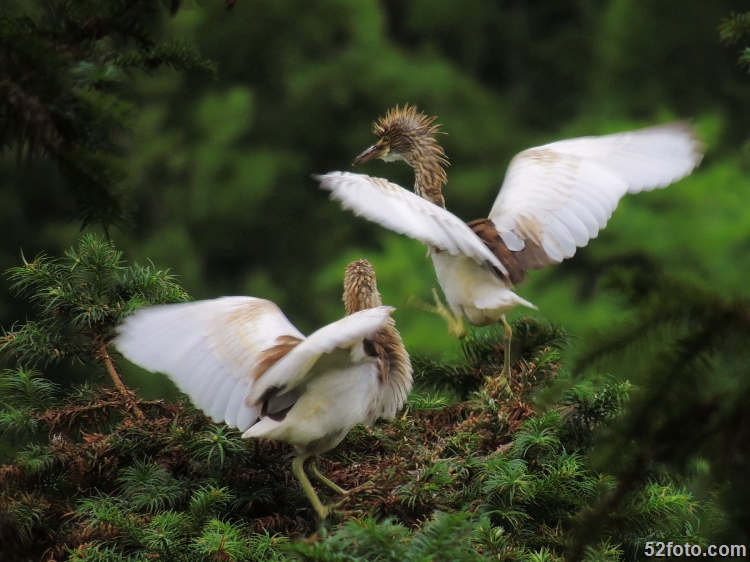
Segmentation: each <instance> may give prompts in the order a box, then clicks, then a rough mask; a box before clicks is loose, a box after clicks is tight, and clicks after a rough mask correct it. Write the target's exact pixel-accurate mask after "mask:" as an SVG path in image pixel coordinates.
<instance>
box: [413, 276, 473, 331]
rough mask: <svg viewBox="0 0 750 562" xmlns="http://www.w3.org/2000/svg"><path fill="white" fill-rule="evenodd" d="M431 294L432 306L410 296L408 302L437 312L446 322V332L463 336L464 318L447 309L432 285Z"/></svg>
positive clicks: (428, 310)
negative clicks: (433, 303)
mask: <svg viewBox="0 0 750 562" xmlns="http://www.w3.org/2000/svg"><path fill="white" fill-rule="evenodd" d="M432 296H433V298H434V299H435V305H434V306H433V305H430V304H427V303H425V302H422V301H421V300H419V299H418V298H416V297H410V298H409V301H408V302H409V304H410V305H412V306H416V307H418V308H421V309H422V310H425V311H427V312H430V313H432V314H437V315H438V316H442V318H443V320H445V323H446V324H448V332H450V334H451V335H452V336H453V337H454V338H458V339H463V338H465V337H466V326H465V325H464V319H463V318H462V317H460V316H455V315H454V314H453V313H452V312H451V311H450V310H449V309H448V307H447V306H445V305H444V304H443V301H441V300H440V296H439V295H438V292H437V289H435V288H434V287H433V288H432Z"/></svg>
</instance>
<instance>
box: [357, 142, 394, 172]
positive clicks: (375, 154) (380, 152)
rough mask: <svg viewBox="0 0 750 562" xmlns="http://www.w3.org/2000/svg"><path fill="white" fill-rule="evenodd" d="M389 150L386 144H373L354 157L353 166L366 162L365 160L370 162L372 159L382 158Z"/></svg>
mask: <svg viewBox="0 0 750 562" xmlns="http://www.w3.org/2000/svg"><path fill="white" fill-rule="evenodd" d="M387 152H388V149H387V147H386V146H385V145H384V144H381V143H380V142H377V143H375V144H373V145H372V146H371V147H370V148H368V149H367V150H365V151H364V152H363V153H362V154H360V155H359V156H357V157H356V158H355V159H354V162H352V166H357V165H359V164H364V163H365V162H369V161H370V160H375V159H376V158H381V157H382V156H385V155H386V154H387Z"/></svg>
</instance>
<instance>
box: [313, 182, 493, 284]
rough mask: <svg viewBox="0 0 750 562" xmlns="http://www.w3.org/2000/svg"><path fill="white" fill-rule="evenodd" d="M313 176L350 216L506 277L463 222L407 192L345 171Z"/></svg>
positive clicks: (387, 183)
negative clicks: (352, 213) (487, 267)
mask: <svg viewBox="0 0 750 562" xmlns="http://www.w3.org/2000/svg"><path fill="white" fill-rule="evenodd" d="M314 177H315V179H317V180H318V181H319V182H320V187H321V189H325V190H327V191H330V192H331V199H335V200H337V201H340V202H341V203H342V205H343V206H344V208H345V209H350V210H351V211H354V214H356V215H359V216H362V217H365V218H366V219H368V220H371V221H373V222H376V223H378V224H381V225H383V226H384V227H386V228H388V229H390V230H393V231H395V232H398V233H400V234H405V235H406V236H409V237H410V238H415V239H416V240H419V241H420V242H422V243H423V244H426V245H428V246H432V247H434V248H439V249H441V250H445V251H447V252H448V253H449V254H452V255H454V256H455V255H461V254H462V255H465V256H467V257H470V258H472V259H474V260H475V261H477V262H478V263H484V262H490V263H491V264H492V265H493V266H495V267H496V268H497V269H499V270H500V271H502V272H503V273H505V274H507V271H506V270H505V267H504V266H503V264H502V263H500V261H499V260H498V259H497V257H495V255H494V254H493V253H492V252H491V251H490V250H488V249H487V246H485V245H484V243H482V241H481V240H480V239H479V238H478V237H477V236H476V235H475V234H474V232H472V230H471V228H469V227H468V226H467V225H466V223H464V222H463V221H462V220H461V219H459V218H458V217H457V216H456V215H454V214H453V213H450V212H448V211H446V210H445V209H443V208H441V207H438V206H437V205H435V204H434V203H431V202H429V201H427V200H425V199H422V198H421V197H419V196H418V195H415V194H414V193H412V192H411V191H408V190H406V189H404V188H402V187H399V186H398V185H396V184H394V183H390V182H389V181H386V180H384V179H381V178H373V177H370V176H366V175H362V174H352V173H349V172H331V173H329V174H325V175H322V176H314Z"/></svg>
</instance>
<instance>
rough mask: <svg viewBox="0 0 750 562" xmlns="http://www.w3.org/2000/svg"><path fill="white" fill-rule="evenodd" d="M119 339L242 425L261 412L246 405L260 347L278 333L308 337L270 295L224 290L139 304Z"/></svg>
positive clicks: (132, 354)
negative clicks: (200, 297)
mask: <svg viewBox="0 0 750 562" xmlns="http://www.w3.org/2000/svg"><path fill="white" fill-rule="evenodd" d="M118 332H119V334H118V336H117V337H116V338H115V339H114V340H113V343H114V344H115V346H116V347H117V349H118V350H119V351H120V352H121V353H122V354H123V355H124V356H125V357H127V358H128V359H129V360H130V361H132V362H133V363H135V364H137V365H140V366H141V367H143V368H145V369H148V370H149V371H158V372H161V373H164V374H166V375H168V376H169V377H170V378H171V379H172V380H173V381H174V382H175V384H176V385H177V386H178V388H179V389H180V390H181V391H183V392H184V393H185V394H187V395H188V396H189V397H190V400H191V401H192V402H193V404H195V405H196V406H197V407H198V408H200V409H201V410H203V411H204V412H205V413H206V415H208V416H210V417H211V418H212V419H213V420H214V421H225V422H226V423H227V425H229V426H230V427H238V428H239V429H240V430H241V431H244V430H246V429H247V428H249V427H250V426H251V425H252V424H253V423H255V421H256V420H257V418H258V411H257V409H256V408H254V407H250V406H248V404H252V402H248V400H247V399H248V396H249V394H250V392H251V390H252V388H253V386H254V380H253V373H254V371H255V368H256V367H257V366H258V364H259V361H260V360H261V359H262V356H261V353H262V352H263V351H265V350H267V349H269V348H271V347H273V346H274V345H277V344H278V343H279V338H280V337H281V338H282V339H283V338H284V337H288V338H293V339H295V340H296V339H300V340H302V339H304V337H305V336H303V335H302V334H301V333H300V332H299V331H298V330H297V329H296V328H295V327H294V326H293V325H292V324H291V323H290V322H289V320H287V318H286V316H284V314H283V313H282V312H281V310H279V308H278V307H277V306H276V305H275V304H274V303H272V302H270V301H267V300H264V299H258V298H254V297H224V298H219V299H214V300H205V301H198V302H190V303H180V304H170V305H164V306H154V307H150V308H145V309H142V310H139V311H137V312H135V313H134V314H132V315H131V316H129V317H128V318H127V319H126V320H125V321H124V322H123V324H121V325H120V326H119V327H118Z"/></svg>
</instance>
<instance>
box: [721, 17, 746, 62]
mask: <svg viewBox="0 0 750 562" xmlns="http://www.w3.org/2000/svg"><path fill="white" fill-rule="evenodd" d="M748 36H750V12H744V13H742V14H737V13H735V12H732V14H731V15H730V16H729V18H727V19H724V20H723V21H722V22H721V25H720V26H719V37H720V38H721V41H722V42H723V43H725V44H726V45H736V44H737V43H739V42H740V41H742V40H746V39H747V38H748ZM738 62H739V64H740V65H742V66H747V67H750V47H745V48H743V49H742V50H741V51H740V56H739V58H738Z"/></svg>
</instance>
